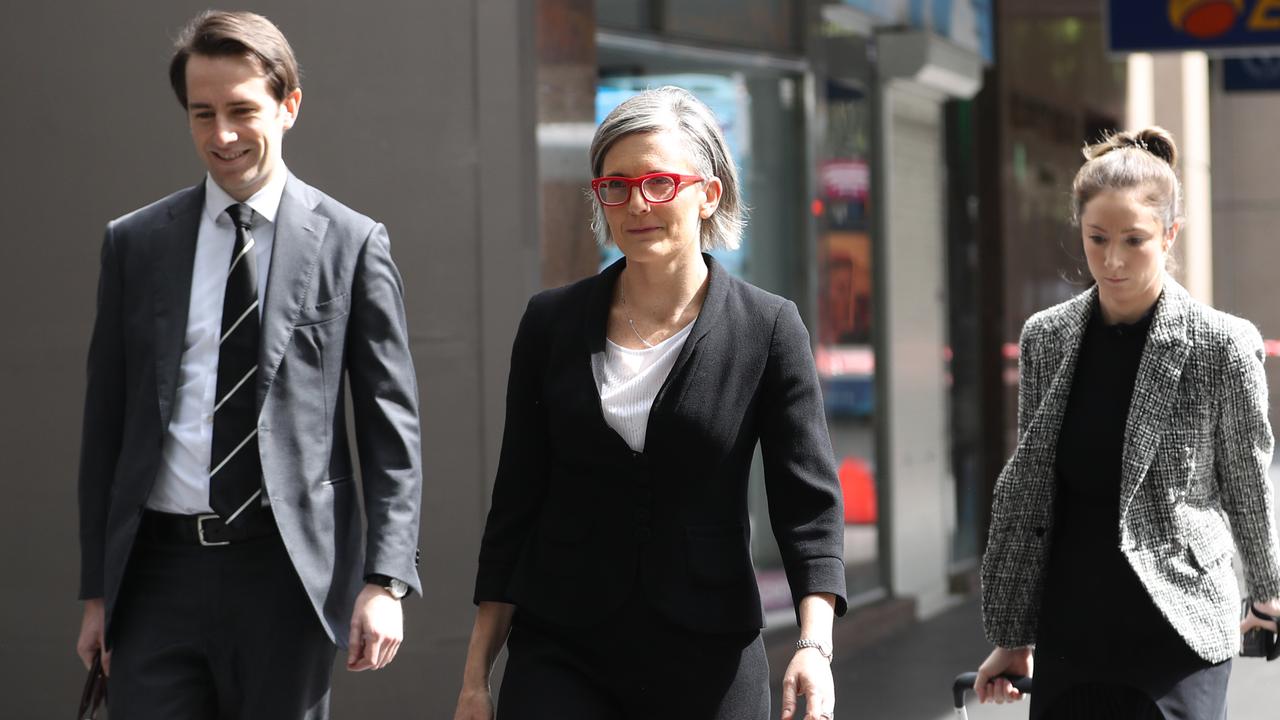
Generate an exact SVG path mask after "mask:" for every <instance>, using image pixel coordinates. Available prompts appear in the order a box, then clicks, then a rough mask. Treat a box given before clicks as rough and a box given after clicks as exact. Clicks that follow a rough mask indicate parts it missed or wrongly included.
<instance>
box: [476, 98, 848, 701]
mask: <svg viewBox="0 0 1280 720" xmlns="http://www.w3.org/2000/svg"><path fill="white" fill-rule="evenodd" d="M590 154H591V166H592V171H593V174H594V175H595V177H596V179H595V180H594V181H593V182H592V189H593V198H594V203H593V204H594V208H595V212H594V220H593V223H592V225H593V228H594V229H595V232H596V235H597V237H598V238H599V239H600V241H601V242H602V243H613V244H615V245H617V247H618V249H620V250H621V251H622V254H623V255H624V257H623V259H621V260H619V261H618V262H616V263H614V264H613V265H612V266H610V267H609V268H607V269H605V270H604V271H603V272H601V273H600V274H599V275H596V276H594V277H591V278H588V279H586V280H582V281H580V282H578V283H575V284H572V285H569V286H566V287H562V288H558V289H555V290H548V291H546V292H543V293H539V294H538V295H536V296H534V297H533V299H532V300H530V301H529V306H528V308H527V310H526V311H525V315H524V318H523V319H522V320H521V323H520V328H519V331H518V332H517V334H516V339H515V344H514V348H513V350H512V357H511V375H510V380H509V383H508V388H507V415H506V430H505V433H504V437H503V444H502V454H501V458H500V461H499V466H498V473H497V477H496V479H495V482H494V488H493V500H492V505H491V509H490V512H489V518H488V522H487V524H486V526H485V532H484V539H483V541H482V544H481V549H480V566H479V571H478V573H477V578H476V590H475V601H476V603H477V604H478V605H479V609H478V611H477V613H476V621H475V627H474V629H473V630H472V634H471V644H470V648H469V651H468V655H467V663H466V670H465V673H464V679H463V688H462V692H461V694H460V695H459V699H458V705H457V711H456V714H455V718H458V719H459V720H464V719H465V720H478V719H486V720H487V719H488V718H492V717H493V714H494V703H493V701H492V696H491V693H490V689H489V674H490V668H491V667H492V665H493V662H494V659H495V658H496V657H497V655H498V652H499V651H500V650H501V648H502V646H503V644H504V643H505V644H506V647H507V649H508V660H507V666H506V671H505V674H504V677H503V682H502V689H501V692H500V694H499V697H498V707H499V708H501V711H502V714H501V717H502V720H540V719H543V718H548V719H549V718H557V719H559V718H574V719H575V720H594V719H597V718H598V719H605V718H636V719H637V720H639V719H642V718H643V719H645V720H649V719H651V718H668V719H670V718H690V719H691V720H692V719H696V720H712V719H716V718H721V719H724V720H730V719H732V720H764V719H765V718H767V717H768V715H769V673H768V664H767V662H766V660H765V652H764V646H763V643H762V641H761V638H760V627H761V626H762V625H763V618H762V613H761V605H760V595H759V590H758V589H757V587H756V581H755V574H754V572H753V569H752V565H751V554H750V522H749V518H748V514H747V479H748V476H749V474H750V468H751V462H752V456H753V454H754V451H755V447H756V444H757V442H759V444H760V445H761V448H762V452H763V458H764V469H765V486H766V490H767V493H768V497H769V517H770V524H771V525H772V527H773V533H774V535H775V536H776V538H777V540H778V545H779V547H780V548H781V551H782V557H783V563H784V566H785V567H786V571H787V578H788V580H789V582H790V585H791V592H792V596H793V598H795V610H796V617H797V620H798V621H799V624H800V634H799V637H800V639H799V640H798V641H797V644H796V651H795V654H794V656H793V657H792V660H791V662H790V665H789V666H788V668H787V673H786V676H785V681H784V686H783V691H784V696H783V700H782V718H783V719H784V720H792V718H795V720H800V718H801V717H803V718H804V719H805V720H819V718H823V719H825V720H830V719H831V718H832V717H833V708H834V706H835V697H834V693H833V683H832V679H831V669H830V666H829V663H830V660H831V655H832V649H831V625H832V621H833V619H834V617H835V616H836V615H840V614H843V613H844V611H845V607H846V602H845V580H844V562H843V559H842V558H843V544H844V525H843V520H842V518H843V512H842V509H841V501H840V492H839V484H838V481H837V479H836V468H835V462H834V459H833V455H832V451H831V441H830V438H829V436H828V434H827V427H826V419H825V415H824V412H823V406H822V398H821V395H820V393H819V389H818V377H817V373H816V371H815V368H814V362H813V356H812V353H811V350H810V345H809V335H808V333H807V332H806V330H805V327H804V324H803V323H802V322H801V320H800V316H799V313H798V312H797V311H796V306H795V304H794V303H792V302H790V301H788V300H785V299H783V298H780V297H777V296H775V295H771V294H769V293H766V292H764V291H763V290H760V289H758V288H755V287H752V286H751V285H748V284H747V283H745V282H743V281H742V280H739V279H737V278H735V277H733V276H732V275H730V274H729V273H728V272H727V271H726V270H725V269H724V268H723V267H721V266H720V265H719V264H718V263H716V261H715V260H713V259H712V258H711V256H709V255H707V254H706V253H705V252H704V251H706V250H712V249H718V248H735V247H737V245H738V243H739V238H740V236H741V232H742V227H743V210H742V206H741V201H740V199H739V194H738V178H737V173H736V171H735V170H734V167H733V162H732V160H731V158H730V155H729V150H728V147H727V145H726V144H725V141H724V137H723V135H722V134H721V132H720V129H719V125H718V123H717V122H716V119H715V117H714V116H713V115H712V113H711V111H710V110H709V109H707V107H706V106H705V105H703V104H702V103H701V102H699V101H698V100H697V99H695V98H694V97H693V95H691V94H690V93H688V92H686V91H684V90H681V89H679V88H675V87H664V88H660V89H657V90H649V91H646V92H643V93H641V94H639V95H637V96H635V97H633V98H631V99H629V100H627V101H626V102H624V103H622V104H621V105H620V106H618V108H617V109H615V110H614V111H613V112H612V113H610V114H609V116H608V117H607V118H606V119H605V121H604V122H603V123H602V124H601V125H600V127H599V128H598V129H597V131H596V134H595V138H594V139H593V141H592V143H591V151H590ZM798 696H804V697H805V698H806V702H805V704H806V712H805V713H804V714H803V715H800V714H798V713H797V710H796V708H797V697H798Z"/></svg>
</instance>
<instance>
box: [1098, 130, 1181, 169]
mask: <svg viewBox="0 0 1280 720" xmlns="http://www.w3.org/2000/svg"><path fill="white" fill-rule="evenodd" d="M1125 148H1138V149H1139V150H1145V151H1147V152H1149V153H1151V154H1152V155H1155V156H1156V157H1158V158H1160V159H1161V160H1163V161H1165V162H1166V163H1168V164H1169V166H1170V167H1173V168H1176V167H1177V162H1178V147H1177V145H1175V144H1174V142H1173V135H1171V134H1169V131H1168V130H1165V129H1164V128H1162V127H1159V126H1156V125H1153V126H1151V127H1149V128H1143V129H1142V130H1138V131H1136V132H1132V131H1125V132H1118V133H1112V134H1110V135H1108V136H1106V137H1105V138H1104V139H1103V140H1102V142H1098V143H1094V144H1093V145H1086V146H1085V148H1084V157H1085V159H1086V160H1094V159H1097V158H1100V157H1102V156H1103V155H1106V154H1107V153H1109V152H1111V151H1112V150H1123V149H1125Z"/></svg>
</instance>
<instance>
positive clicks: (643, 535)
mask: <svg viewBox="0 0 1280 720" xmlns="http://www.w3.org/2000/svg"><path fill="white" fill-rule="evenodd" d="M651 537H653V531H652V530H650V529H649V528H647V527H640V528H636V540H639V541H640V542H648V541H649V538H651Z"/></svg>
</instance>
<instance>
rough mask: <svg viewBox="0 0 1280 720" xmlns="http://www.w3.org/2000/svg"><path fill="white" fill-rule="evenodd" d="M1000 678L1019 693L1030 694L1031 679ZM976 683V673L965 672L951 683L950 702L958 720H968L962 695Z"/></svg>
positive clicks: (1012, 676) (1017, 676)
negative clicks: (1011, 684) (1010, 684)
mask: <svg viewBox="0 0 1280 720" xmlns="http://www.w3.org/2000/svg"><path fill="white" fill-rule="evenodd" d="M1000 677H1002V678H1004V679H1005V680H1008V681H1009V682H1011V683H1013V686H1014V687H1015V688H1017V689H1018V692H1020V693H1024V694H1025V693H1029V692H1031V678H1029V677H1025V676H1023V675H1009V674H1004V675H1001V676H1000ZM977 681H978V673H976V672H967V673H960V674H959V675H957V676H956V679H955V681H954V682H952V683H951V700H952V702H953V703H954V705H955V708H956V717H957V718H959V720H969V714H968V713H967V712H965V709H964V695H965V693H967V692H969V691H970V690H972V689H973V684H974V683H975V682H977Z"/></svg>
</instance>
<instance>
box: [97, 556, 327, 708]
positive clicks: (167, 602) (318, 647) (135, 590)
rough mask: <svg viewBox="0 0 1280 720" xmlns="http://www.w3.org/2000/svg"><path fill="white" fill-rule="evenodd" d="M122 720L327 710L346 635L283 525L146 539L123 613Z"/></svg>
mask: <svg viewBox="0 0 1280 720" xmlns="http://www.w3.org/2000/svg"><path fill="white" fill-rule="evenodd" d="M110 643H111V646H112V654H111V677H110V679H109V681H108V692H109V700H108V703H109V704H108V709H109V712H110V715H111V717H112V718H113V720H150V719H152V718H154V719H155V720H176V719H178V718H181V719H182V720H292V719H293V718H299V719H306V720H313V719H316V720H321V719H324V718H328V716H329V683H330V675H331V673H332V670H333V660H334V655H335V652H336V647H335V646H334V644H333V642H332V641H330V640H329V636H328V634H327V633H326V632H325V631H324V628H323V626H322V625H321V624H320V620H319V618H318V617H317V616H316V613H315V610H314V609H312V606H311V603H310V601H309V600H308V598H307V596H306V594H305V592H304V591H303V588H302V583H301V581H300V580H299V579H298V576H297V573H296V572H295V571H294V569H293V565H292V563H291V562H290V561H289V557H288V554H287V553H286V551H285V548H284V544H283V542H282V541H281V540H280V538H279V537H278V536H272V537H265V538H257V539H253V540H247V541H244V542H241V543H238V544H234V545H228V546H222V547H202V546H199V545H172V544H160V543H155V542H143V541H139V542H138V544H137V545H136V547H135V548H134V551H133V555H132V556H131V557H130V559H129V567H128V570H127V571H126V574H125V581H124V584H123V585H122V586H121V594H120V599H119V602H118V603H117V605H116V610H115V616H114V618H113V620H112V627H111V639H110Z"/></svg>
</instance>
